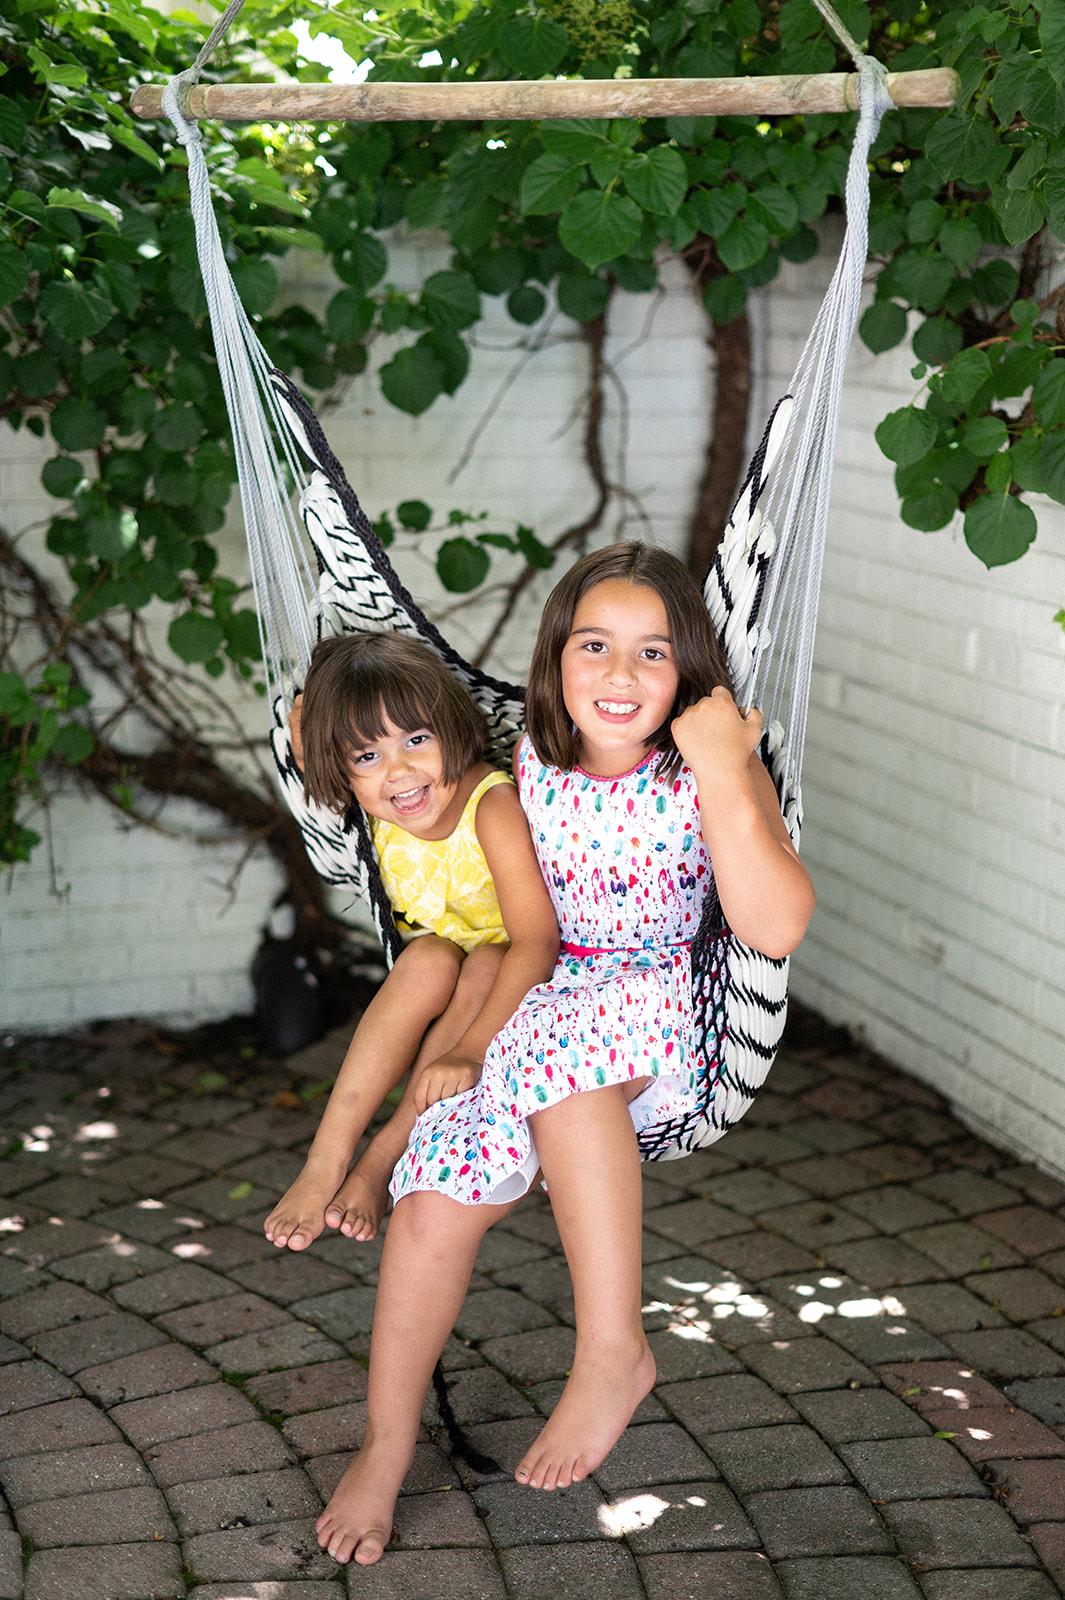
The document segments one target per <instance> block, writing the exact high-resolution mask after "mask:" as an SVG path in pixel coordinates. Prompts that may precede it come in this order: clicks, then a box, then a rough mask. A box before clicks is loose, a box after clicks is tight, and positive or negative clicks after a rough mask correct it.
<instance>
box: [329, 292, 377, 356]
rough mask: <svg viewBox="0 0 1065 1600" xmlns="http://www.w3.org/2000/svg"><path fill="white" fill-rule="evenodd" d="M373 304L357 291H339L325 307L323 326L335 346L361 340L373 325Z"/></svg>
mask: <svg viewBox="0 0 1065 1600" xmlns="http://www.w3.org/2000/svg"><path fill="white" fill-rule="evenodd" d="M373 316H374V303H373V301H372V300H370V299H368V298H367V297H366V296H365V295H362V294H360V293H359V291H358V290H357V289H341V290H340V291H339V293H337V294H335V295H334V296H333V298H332V300H330V302H329V304H328V306H327V307H326V313H325V325H326V327H327V328H328V330H329V337H330V338H331V339H334V340H335V341H336V342H337V344H341V343H348V342H351V341H353V340H358V339H363V338H365V336H366V334H368V333H369V331H370V327H371V325H372V323H373Z"/></svg>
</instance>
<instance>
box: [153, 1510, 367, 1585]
mask: <svg viewBox="0 0 1065 1600" xmlns="http://www.w3.org/2000/svg"><path fill="white" fill-rule="evenodd" d="M183 1550H184V1555H185V1563H186V1565H187V1566H188V1567H190V1568H191V1569H192V1571H193V1572H195V1574H196V1576H197V1577H198V1578H203V1579H205V1580H206V1581H208V1582H211V1581H215V1580H217V1579H220V1578H227V1579H229V1580H230V1581H231V1582H232V1580H233V1579H238V1580H240V1582H242V1583H244V1582H247V1581H248V1580H251V1581H252V1582H258V1581H261V1580H263V1579H266V1578H301V1579H307V1578H329V1577H332V1576H333V1574H334V1573H335V1572H336V1570H337V1567H336V1562H335V1561H334V1560H333V1559H332V1557H331V1556H329V1555H328V1554H327V1553H326V1552H325V1551H324V1550H322V1549H320V1548H319V1545H318V1540H317V1537H316V1536H315V1531H314V1520H313V1519H308V1518H301V1519H300V1520H299V1521H298V1522H282V1521H279V1520H278V1521H274V1522H270V1523H259V1524H257V1525H256V1526H254V1527H251V1528H227V1529H225V1530H223V1531H221V1532H217V1533H200V1534H194V1535H193V1536H192V1537H191V1538H190V1539H187V1540H186V1541H185V1543H184V1546H183Z"/></svg>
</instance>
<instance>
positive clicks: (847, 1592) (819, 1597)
mask: <svg viewBox="0 0 1065 1600" xmlns="http://www.w3.org/2000/svg"><path fill="white" fill-rule="evenodd" d="M777 1572H778V1574H779V1577H780V1581H781V1583H782V1584H783V1585H784V1592H785V1594H786V1595H787V1600H921V1591H920V1589H919V1588H918V1587H917V1584H916V1583H915V1582H914V1580H913V1578H912V1577H911V1576H910V1573H909V1572H908V1571H907V1570H906V1568H905V1567H904V1566H903V1564H902V1562H901V1561H895V1560H893V1559H892V1557H890V1556H829V1557H827V1558H825V1557H820V1558H814V1559H812V1560H809V1561H782V1562H780V1564H779V1566H778V1567H777Z"/></svg>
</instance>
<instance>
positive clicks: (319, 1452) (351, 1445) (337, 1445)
mask: <svg viewBox="0 0 1065 1600" xmlns="http://www.w3.org/2000/svg"><path fill="white" fill-rule="evenodd" d="M281 1431H282V1433H283V1434H284V1436H285V1438H286V1439H287V1440H288V1442H289V1444H290V1445H291V1446H292V1448H293V1449H294V1450H296V1451H298V1452H299V1454H300V1455H301V1456H324V1455H330V1454H332V1453H333V1452H335V1451H337V1450H357V1449H358V1448H359V1446H360V1445H361V1444H362V1441H363V1435H364V1433H365V1431H366V1403H365V1401H363V1400H355V1401H351V1402H350V1403H349V1404H347V1405H342V1406H329V1407H327V1408H326V1409H324V1410H322V1411H307V1412H304V1413H303V1415H301V1416H298V1417H290V1418H289V1419H288V1421H287V1422H286V1423H285V1425H284V1427H283V1428H282V1430H281Z"/></svg>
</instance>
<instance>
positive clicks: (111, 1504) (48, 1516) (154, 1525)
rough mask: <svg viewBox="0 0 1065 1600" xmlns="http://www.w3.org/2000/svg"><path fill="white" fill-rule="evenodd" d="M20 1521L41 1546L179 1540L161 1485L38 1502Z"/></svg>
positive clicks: (22, 1512) (26, 1535) (25, 1532)
mask: <svg viewBox="0 0 1065 1600" xmlns="http://www.w3.org/2000/svg"><path fill="white" fill-rule="evenodd" d="M18 1525H19V1532H20V1533H21V1534H22V1535H23V1537H24V1538H27V1539H30V1540H31V1541H32V1542H33V1545H34V1546H35V1548H36V1549H38V1550H54V1549H57V1548H62V1547H63V1546H65V1545H94V1544H133V1543H134V1542H136V1541H137V1540H140V1539H153V1540H154V1539H172V1540H173V1539H176V1538H177V1531H176V1529H175V1527H174V1524H173V1523H172V1522H171V1520H170V1513H169V1512H168V1511H167V1508H166V1501H165V1500H164V1499H163V1497H162V1495H161V1494H160V1493H159V1490H158V1489H155V1488H147V1487H145V1488H143V1489H106V1490H103V1491H102V1492H100V1493H97V1494H78V1495H69V1496H68V1497H66V1498H65V1499H63V1500H38V1501H36V1502H35V1503H34V1504H33V1505H28V1506H23V1507H22V1509H21V1510H20V1511H19V1513H18Z"/></svg>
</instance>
